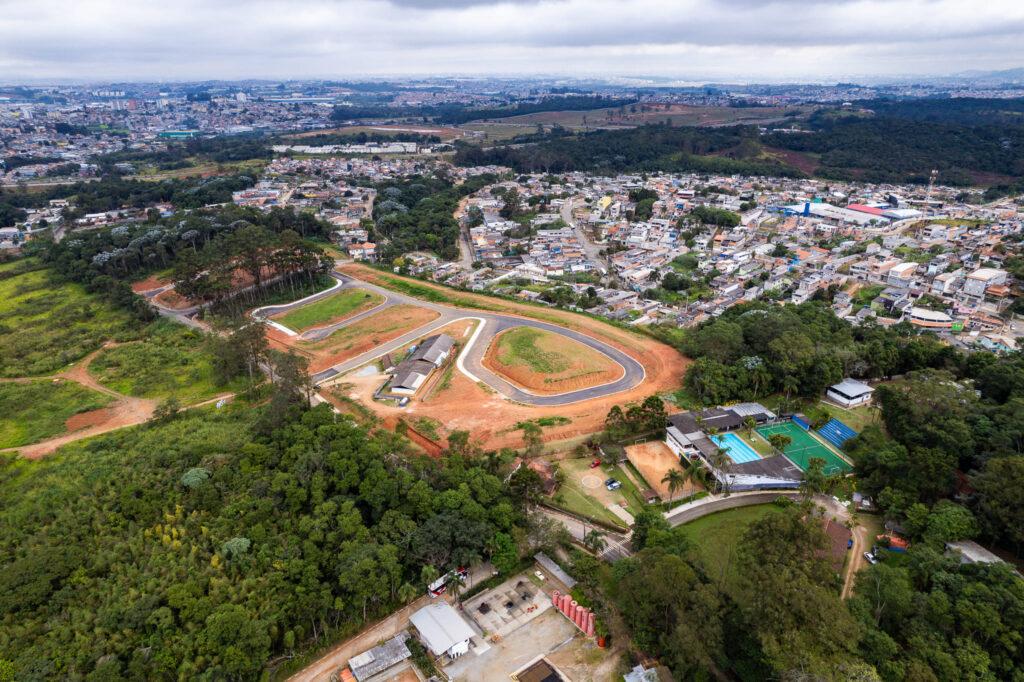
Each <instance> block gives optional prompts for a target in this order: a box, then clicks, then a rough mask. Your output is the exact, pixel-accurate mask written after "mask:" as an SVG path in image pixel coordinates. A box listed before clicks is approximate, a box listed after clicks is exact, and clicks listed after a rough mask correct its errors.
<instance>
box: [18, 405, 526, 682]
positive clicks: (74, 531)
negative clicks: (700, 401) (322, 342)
mask: <svg viewBox="0 0 1024 682" xmlns="http://www.w3.org/2000/svg"><path fill="white" fill-rule="evenodd" d="M291 404H292V407H285V410H284V412H281V413H279V414H278V415H277V418H276V422H277V423H276V424H272V425H271V426H272V428H271V426H268V424H267V422H266V418H267V417H268V416H273V415H269V411H273V410H272V409H271V408H279V407H280V405H277V404H272V406H271V408H267V410H265V411H263V412H262V413H261V411H260V410H256V409H253V408H249V407H246V406H244V405H238V406H234V407H230V408H226V409H224V410H221V411H216V412H209V411H193V412H188V413H185V414H182V415H179V416H177V417H176V418H172V419H171V420H170V421H165V422H160V423H154V424H152V425H150V426H147V427H140V428H136V429H131V430H126V431H120V432H116V433H114V434H111V435H107V436H103V437H99V438H97V439H94V440H91V441H89V442H88V443H82V444H74V445H72V446H69V447H67V448H65V449H64V450H63V451H62V454H61V456H59V457H52V458H48V459H45V460H42V461H39V462H26V461H16V460H14V459H13V458H11V457H10V456H3V457H4V459H2V460H0V462H2V463H0V487H2V490H3V499H4V505H3V506H2V509H0V556H3V557H4V559H3V566H2V570H0V659H7V661H8V662H10V663H12V664H13V673H14V679H17V680H49V679H54V678H72V679H82V678H87V679H90V680H99V679H104V680H113V679H210V680H213V679H254V678H258V677H259V676H260V673H261V671H262V670H263V669H264V666H265V665H266V664H267V663H268V661H271V660H272V659H273V660H277V661H278V662H280V660H281V659H280V658H279V657H281V656H289V655H291V654H292V653H294V652H295V651H296V650H297V649H298V648H300V647H303V646H306V645H309V644H310V643H313V642H318V641H324V638H325V637H327V636H337V635H338V634H339V633H341V632H352V631H353V630H355V629H356V628H358V626H359V624H360V623H363V622H366V621H367V620H368V619H372V618H375V617H378V616H380V615H383V614H385V613H388V612H389V611H391V610H392V609H393V608H394V607H395V606H396V605H398V604H399V603H401V602H402V601H407V600H409V599H411V598H413V597H417V596H419V595H420V594H421V593H422V589H423V586H424V584H425V583H424V580H423V576H426V577H428V578H429V577H430V576H431V575H435V574H436V571H445V570H447V569H449V568H452V567H455V566H458V565H471V564H474V563H476V562H478V561H480V560H481V559H483V558H485V557H487V556H489V553H490V551H491V549H492V548H494V547H498V546H504V545H507V540H508V538H509V537H517V538H520V540H521V541H522V542H524V543H525V542H527V541H526V539H525V535H524V528H525V527H526V524H527V522H526V517H525V514H524V506H523V505H524V503H525V501H526V499H527V498H526V497H524V496H529V495H532V494H534V492H531V488H529V487H528V486H527V487H524V486H523V485H519V486H518V487H514V488H512V489H510V488H508V487H507V486H506V484H505V483H503V482H502V479H501V478H499V477H498V476H496V475H495V472H494V471H493V470H489V469H487V468H486V466H485V465H484V464H482V463H481V462H477V461H467V460H465V459H463V458H461V457H459V456H454V455H453V456H451V457H449V458H448V459H446V460H444V461H443V462H436V461H433V460H425V459H420V458H417V457H414V456H410V453H409V452H408V451H407V450H406V446H405V445H404V444H403V443H402V442H401V441H400V440H399V439H398V438H397V437H396V436H394V435H393V434H389V433H387V432H382V431H375V432H372V433H371V432H368V431H367V430H366V429H365V428H363V427H359V426H356V425H355V424H354V423H353V422H351V421H350V420H349V419H347V418H344V417H338V416H336V415H335V414H334V413H332V412H331V410H330V409H329V407H327V406H321V407H319V408H316V409H312V410H305V409H302V408H301V407H299V406H298V404H297V403H296V402H295V401H292V403H291ZM513 563H514V562H513ZM426 566H430V567H433V569H432V570H431V571H427V572H425V573H424V572H423V571H422V569H423V568H424V567H426Z"/></svg>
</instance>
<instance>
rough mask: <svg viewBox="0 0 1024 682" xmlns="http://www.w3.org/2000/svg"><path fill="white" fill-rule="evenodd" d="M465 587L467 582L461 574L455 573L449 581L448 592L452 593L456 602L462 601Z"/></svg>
mask: <svg viewBox="0 0 1024 682" xmlns="http://www.w3.org/2000/svg"><path fill="white" fill-rule="evenodd" d="M465 589H466V583H464V582H462V578H460V577H459V574H458V573H455V574H453V575H452V579H451V580H449V581H448V592H450V593H451V595H452V599H453V600H455V603H456V604H459V603H461V601H462V593H463V592H464V591H465Z"/></svg>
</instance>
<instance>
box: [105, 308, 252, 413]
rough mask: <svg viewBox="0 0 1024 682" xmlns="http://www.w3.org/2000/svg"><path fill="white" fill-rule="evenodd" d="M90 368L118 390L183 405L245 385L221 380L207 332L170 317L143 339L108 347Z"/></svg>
mask: <svg viewBox="0 0 1024 682" xmlns="http://www.w3.org/2000/svg"><path fill="white" fill-rule="evenodd" d="M89 371H90V372H91V373H92V374H93V375H94V376H95V377H96V379H97V380H98V381H99V382H100V383H102V384H103V385H104V386H107V387H108V388H111V389H113V390H115V391H117V392H118V393H123V394H125V395H131V396H135V397H138V398H159V399H168V398H174V399H175V400H177V401H178V402H179V403H181V404H183V405H188V404H191V403H196V402H199V401H202V400H206V399H208V398H212V397H213V396H215V395H218V394H220V393H226V392H235V391H238V390H241V389H242V388H243V381H242V378H241V377H237V378H236V379H233V380H231V381H229V382H226V383H222V382H221V381H220V377H218V375H217V372H216V370H215V368H214V358H213V355H212V354H211V353H210V352H209V348H208V345H207V341H206V335H205V334H203V333H201V332H197V331H195V330H192V329H189V328H187V327H184V326H182V325H180V324H176V323H174V322H169V321H159V322H155V323H153V324H152V325H150V326H149V327H148V328H147V329H146V331H145V333H144V334H143V336H142V338H141V339H140V340H138V341H134V342H131V343H126V344H122V345H119V346H115V347H113V348H107V349H104V350H103V351H102V352H101V353H100V354H99V355H97V356H96V357H95V359H93V361H92V363H91V364H90V365H89Z"/></svg>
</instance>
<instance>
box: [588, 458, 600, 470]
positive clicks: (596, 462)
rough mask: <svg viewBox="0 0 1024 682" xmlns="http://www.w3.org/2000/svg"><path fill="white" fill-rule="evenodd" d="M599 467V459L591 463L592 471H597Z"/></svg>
mask: <svg viewBox="0 0 1024 682" xmlns="http://www.w3.org/2000/svg"><path fill="white" fill-rule="evenodd" d="M599 466H601V460H599V459H595V460H594V461H593V462H591V463H590V468H591V469H596V468H597V467H599Z"/></svg>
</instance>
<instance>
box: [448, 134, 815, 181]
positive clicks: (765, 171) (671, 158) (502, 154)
mask: <svg viewBox="0 0 1024 682" xmlns="http://www.w3.org/2000/svg"><path fill="white" fill-rule="evenodd" d="M455 163H457V164H459V165H462V166H478V165H489V164H497V165H502V166H509V167H511V168H513V169H515V170H516V171H518V172H522V173H563V172H567V171H574V170H580V171H593V172H595V173H621V172H641V171H649V172H658V171H661V172H677V173H683V172H694V171H696V172H706V173H726V174H729V173H742V174H746V175H775V176H783V177H800V176H802V175H803V173H801V172H800V171H799V170H797V169H796V168H793V167H792V166H788V165H786V164H784V163H782V162H780V161H777V160H775V159H773V158H770V157H767V156H765V155H763V154H762V150H761V146H760V143H759V140H758V132H757V128H754V127H751V126H733V127H728V128H693V127H689V128H685V127H678V128H676V127H669V126H665V125H651V126H642V127H639V128H632V129H630V130H599V131H596V132H592V133H586V134H582V135H576V136H571V137H566V136H562V135H559V136H554V137H552V138H551V139H548V140H546V141H543V142H539V143H537V144H531V145H525V146H513V145H505V146H495V147H490V148H486V149H485V148H483V147H480V146H476V145H469V144H465V143H463V144H459V145H457V152H456V155H455Z"/></svg>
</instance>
